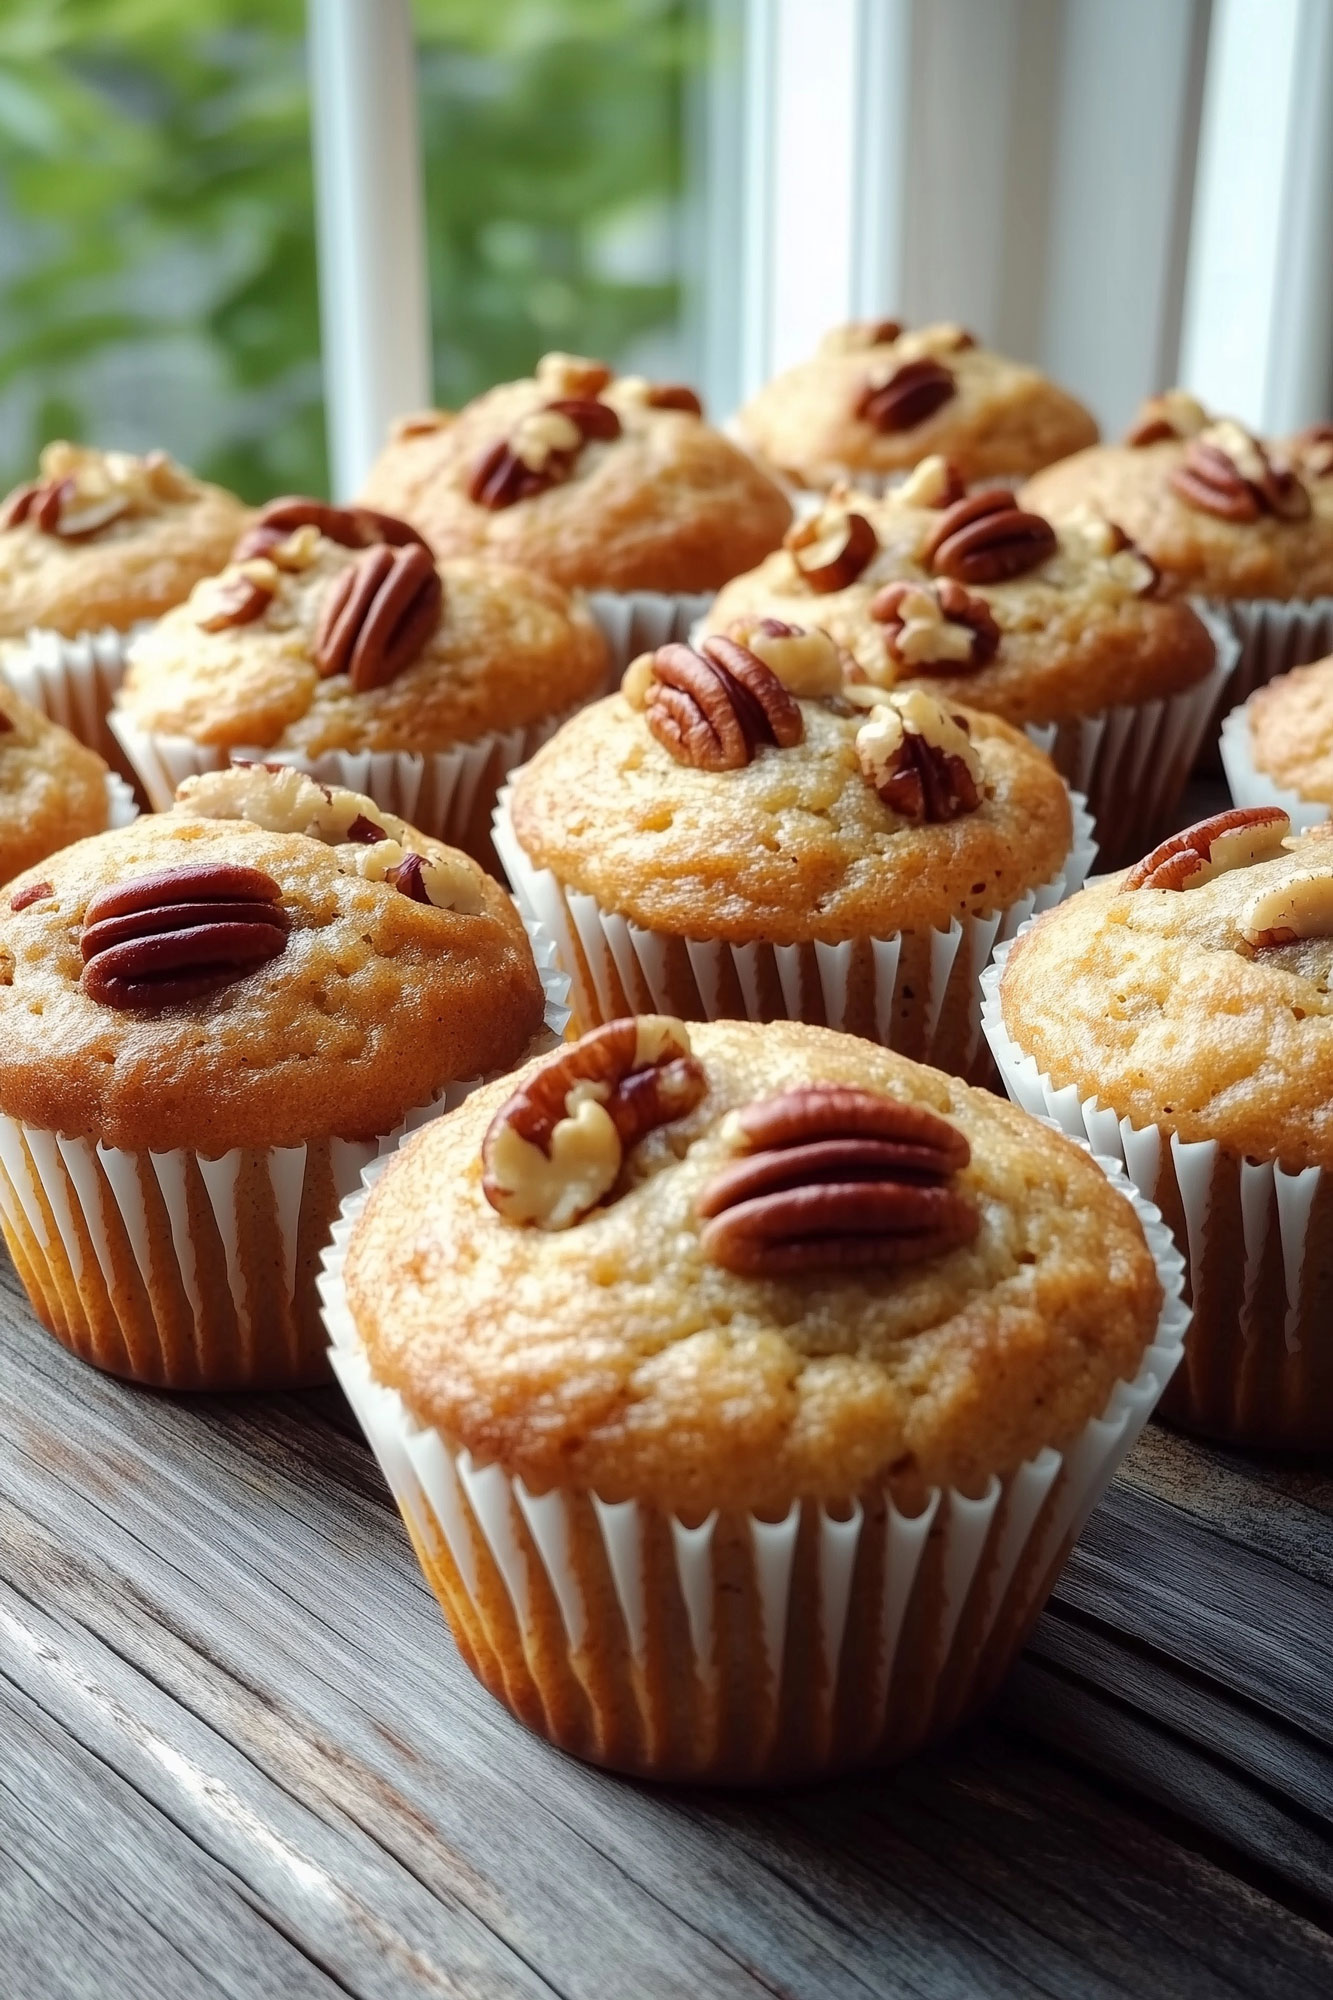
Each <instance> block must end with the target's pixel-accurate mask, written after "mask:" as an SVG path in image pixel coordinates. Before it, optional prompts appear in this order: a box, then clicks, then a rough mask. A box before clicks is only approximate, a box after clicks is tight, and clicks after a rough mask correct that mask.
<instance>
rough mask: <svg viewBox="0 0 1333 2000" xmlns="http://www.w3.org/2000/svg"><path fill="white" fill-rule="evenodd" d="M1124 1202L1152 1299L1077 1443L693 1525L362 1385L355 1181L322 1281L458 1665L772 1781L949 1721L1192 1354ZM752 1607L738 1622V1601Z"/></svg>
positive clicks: (634, 1759) (524, 1708) (877, 1757)
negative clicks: (947, 1476)
mask: <svg viewBox="0 0 1333 2000" xmlns="http://www.w3.org/2000/svg"><path fill="white" fill-rule="evenodd" d="M1098 1164H1099V1166H1101V1167H1102V1168H1103V1170H1104V1171H1105V1173H1106V1174H1107V1177H1108V1179H1110V1181H1111V1182H1112V1184H1113V1185H1114V1186H1116V1187H1118V1188H1119V1189H1120V1191H1121V1192H1122V1193H1123V1194H1124V1195H1125V1197H1126V1199H1127V1200H1129V1201H1131V1202H1132V1203H1133V1205H1134V1208H1135V1211H1136V1213H1137V1214H1138V1216H1139V1219H1140V1221H1141V1222H1142V1224H1143V1229H1144V1234H1145V1235H1146V1237H1147V1239H1148V1244H1149V1247H1150V1249H1151V1251H1152V1254H1153V1257H1154V1259H1155V1260H1156V1263H1157V1268H1158V1271H1159V1273H1160V1275H1161V1280H1162V1287H1163V1294H1164V1297H1163V1304H1162V1309H1161V1314H1160V1317H1159V1320H1158V1325H1157V1329H1156V1333H1155V1335H1154V1337H1153V1340H1152V1343H1151V1345H1150V1346H1149V1347H1148V1348H1147V1350H1146V1351H1145V1353H1144V1356H1143V1360H1142V1363H1141V1365H1140V1367H1139V1370H1138V1372H1137V1374H1136V1375H1135V1377H1134V1379H1133V1380H1132V1381H1122V1382H1118V1383H1117V1384H1116V1386H1115V1388H1114V1389H1113V1390H1112V1392H1111V1395H1110V1397H1109V1399H1108V1401H1107V1404H1106V1407H1105V1409H1104V1410H1103V1411H1102V1413H1101V1415H1100V1416H1099V1417H1096V1418H1094V1419H1093V1420H1092V1421H1091V1422H1090V1423H1088V1424H1087V1425H1085V1427H1084V1429H1083V1430H1082V1431H1081V1432H1080V1434H1079V1436H1078V1438H1077V1439H1076V1440H1075V1441H1074V1443H1073V1444H1072V1445H1070V1446H1069V1447H1068V1448H1067V1449H1066V1450H1065V1451H1063V1452H1060V1451H1057V1450H1055V1449H1053V1448H1050V1447H1047V1448H1046V1449H1044V1450H1042V1451H1040V1452H1039V1453H1038V1454H1037V1455H1036V1457H1035V1458H1032V1459H1030V1460H1028V1461H1027V1462H1026V1463H1025V1464H1023V1465H1022V1466H1020V1467H1019V1469H1018V1470H1017V1471H1016V1472H1015V1473H1013V1474H1011V1475H1009V1476H1007V1477H1003V1478H1001V1477H992V1479H991V1480H990V1482H989V1484H988V1486H987V1488H986V1490H985V1492H984V1493H982V1494H981V1495H980V1496H978V1497H969V1496H968V1495H966V1494H963V1493H961V1492H957V1491H953V1490H941V1489H936V1490H935V1491H933V1492H932V1493H931V1495H930V1497H929V1501H928V1503H927V1505H926V1507H925V1508H924V1510H923V1511H922V1512H921V1513H920V1514H918V1515H915V1516H909V1515H905V1514H902V1513H900V1512H899V1511H898V1509H897V1507H896V1506H895V1505H894V1503H893V1501H892V1499H891V1498H890V1497H889V1496H888V1495H887V1494H880V1495H878V1496H875V1495H865V1494H863V1495H861V1496H859V1497H857V1498H854V1499H852V1500H851V1501H850V1502H849V1503H848V1505H847V1506H845V1507H843V1508H840V1509H836V1510H830V1509H829V1508H828V1507H827V1506H825V1505H824V1504H822V1503H819V1502H812V1501H809V1500H800V1499H794V1500H793V1501H792V1504H791V1506H790V1507H789V1508H788V1510H787V1512H786V1514H785V1515H784V1516H783V1517H782V1518H781V1519H780V1520H777V1521H767V1520H762V1519H760V1518H759V1517H758V1516H757V1515H754V1514H751V1513H747V1512H735V1511H733V1512H731V1513H729V1514H722V1513H719V1512H718V1511H714V1512H713V1513H711V1514H709V1515H708V1516H707V1518H706V1519H704V1520H702V1521H699V1522H686V1521H683V1520H681V1519H679V1518H678V1517H677V1516H676V1515H674V1514H672V1513H670V1512H669V1511H667V1510H664V1509H662V1508H659V1507H656V1506H653V1505H650V1504H648V1503H644V1502H639V1501H636V1500H632V1499H631V1500H626V1501H621V1502H618V1503H615V1504H610V1503H607V1502H605V1501H603V1500H602V1499H600V1498H599V1497H598V1496H597V1495H596V1494H585V1493H570V1492H561V1491H559V1490H557V1491H553V1492H550V1493H547V1494H541V1495H538V1494H534V1493H531V1492H529V1490H528V1489H527V1487H526V1486H525V1485H524V1483H523V1481H522V1480H521V1479H519V1478H510V1477H509V1476H508V1475H507V1474H506V1473H505V1472H504V1471H503V1470H502V1469H501V1468H500V1467H499V1466H496V1465H482V1464H479V1463H478V1462H477V1461H475V1460H474V1459H473V1458H472V1457H471V1455H470V1454H469V1453H468V1452H466V1451H459V1450H455V1449H454V1448H453V1447H452V1446H451V1445H450V1444H449V1442H448V1440H447V1439H446V1438H445V1437H444V1436H443V1435H442V1434H441V1433H440V1432H438V1431H436V1430H433V1429H430V1428H427V1427H424V1426H422V1425H420V1424H418V1423H417V1422H416V1420H415V1419H414V1418H413V1417H412V1415H411V1414H410V1412H409V1411H408V1409H407V1407H406V1405H405V1404H404V1402H403V1400H402V1398H401V1397H400V1396H399V1395H398V1393H397V1392H396V1391H395V1390H393V1389H390V1388H387V1387H385V1386H384V1385H383V1384H382V1383H380V1382H378V1381H376V1379H375V1378H374V1376H373V1375H372V1373H371V1370H370V1365H369V1362H368V1358H367V1355H366V1351H365V1348H364V1346H363V1344H362V1342H361V1339H360V1336H359V1334H358V1332H357V1329H356V1326H355V1323H354V1321H353V1319H352V1315H351V1312H350V1310H349V1308H348V1304H347V1297H346V1291H345V1288H344V1284H343V1272H344V1266H345V1262H346V1256H347V1246H348V1242H349V1239H350V1236H351V1233H352V1230H353V1228H354V1226H355V1224H356V1222H357V1219H358V1217H359V1216H360V1214H361V1211H362V1209H363V1207H364V1205H365V1202H366V1199H367V1196H368V1193H369V1190H370V1188H371V1187H372V1186H373V1184H374V1182H375V1180H376V1179H377V1178H378V1176H379V1174H380V1173H382V1172H383V1171H384V1169H385V1168H386V1167H387V1166H388V1165H389V1160H388V1158H385V1159H382V1160H380V1161H379V1162H378V1163H377V1164H376V1165H375V1166H372V1167H371V1168H370V1169H369V1170H368V1171H367V1173H366V1175H365V1182H366V1186H365V1187H364V1188H363V1189H362V1190H360V1191H359V1192H358V1193H356V1194H354V1195H352V1196H351V1197H349V1199H348V1200H347V1201H346V1202H345V1203H344V1205H343V1212H342V1215H341V1216H340V1218H339V1220H338V1222H337V1223H336V1225H335V1227H334V1230H333V1235H332V1241H331V1243H330V1245H329V1247H328V1249H327V1250H326V1252H325V1255H324V1268H323V1272H322V1275H321V1277H320V1280H319V1289H320V1294H321V1297H322V1299H323V1304H324V1317H325V1322H326V1325H327V1327H328V1331H329V1336H330V1339H331V1341H332V1343H333V1352H332V1361H333V1366H334V1369H335V1371H336V1373H337V1376H338V1379H339V1381H340V1382H341V1383H342V1386H343V1389H344V1390H345V1392H346V1394H347V1398H348V1401H349V1402H350V1403H351V1405H352V1408H353V1410H354V1411H355V1413H356V1416H357V1418H358V1420H359V1421H360V1423H361V1426H362V1428H363V1430H364V1431H365V1434H366V1437H367V1439H368V1440H369V1443H370V1445H371V1448H372V1450H373V1451H374V1453H375V1456H376V1458H377V1459H378V1461H379V1464H380V1466H381V1468H382V1470H383V1472H384V1476H385V1478H386V1480H387V1482H388V1484H389V1486H390V1488H391V1490H392V1492H393V1495H394V1498H395V1500H396V1501H397V1503H398V1506H399V1509H400V1511H401V1513H402V1515H403V1519H404V1521H405V1523H406V1525H407V1527H408V1530H409V1533H410V1534H411V1537H412V1540H413V1543H414V1545H415V1547H416V1549H417V1553H418V1555H419V1556H420V1557H421V1559H422V1562H423V1566H424V1568H425V1570H426V1574H427V1577H428V1579H429V1580H430V1582H431V1583H432V1586H433V1587H434V1588H435V1589H436V1593H437V1595H438V1596H439V1597H440V1600H441V1604H442V1608H443V1609H444V1612H445V1615H446V1618H447V1619H448V1622H449V1624H450V1626H451V1628H452V1630H453V1633H454V1636H455V1639H456V1640H457V1641H458V1644H459V1648H460V1651H461V1652H462V1654H463V1657H464V1659H465V1660H466V1661H467V1663H468V1665H469V1666H470V1667H471V1668H472V1670H473V1671H474V1672H475V1673H476V1674H477V1675H478V1677H479V1678H480V1679H481V1680H482V1681H483V1683H484V1684H485V1685H486V1686H488V1687H489V1688H490V1689H491V1691H492V1693H494V1694H496V1695H497V1696H498V1697H499V1698H500V1699H501V1700H504V1701H506V1702H507V1704H508V1705H509V1707H510V1708H511V1709H512V1710H513V1711H514V1713H515V1714H517V1715H518V1716H519V1717H520V1719H521V1720H523V1721H525V1722H527V1723H528V1724H529V1725H530V1726H531V1727H533V1728H535V1729H537V1730H538V1731H539V1732H540V1733H542V1734H544V1735H546V1736H548V1737H549V1738H550V1739H551V1740H552V1741H553V1742H555V1743H557V1744H559V1745H560V1746H561V1747H562V1748H564V1749H567V1750H570V1751H573V1752H574V1753H575V1754H578V1755H581V1756H585V1757H588V1758H591V1759H592V1760H594V1761H596V1762H599V1763H603V1764H607V1765H610V1766H612V1767H615V1768H619V1769H623V1770H630V1771H635V1772H637V1773H639V1774H641V1775H647V1776H657V1777H668V1776H669V1777H676V1778H705V1779H726V1780H728V1781H734V1780H741V1781H749V1782H771V1781H774V1780H777V1779H785V1778H790V1777H793V1776H796V1777H812V1776H816V1775H820V1774H822V1773H824V1772H827V1771H832V1770H835V1769H839V1768H843V1767H846V1766H848V1765H851V1764H856V1763H863V1762H889V1761H893V1760H895V1759H897V1758H899V1757H901V1756H904V1755H906V1754H907V1752H908V1751H910V1750H912V1749H915V1748H916V1747H917V1746H918V1745H919V1744H921V1743H923V1742H924V1741H926V1740H927V1739H929V1738H933V1737H936V1736H938V1735H940V1734H941V1733H942V1732H943V1731H944V1730H946V1729H947V1728H949V1727H950V1726H951V1724H952V1723H954V1722H955V1721H957V1720H958V1719H959V1718H960V1717H961V1716H963V1715H964V1714H966V1713H967V1712H969V1711H970V1710H971V1709H973V1708H975V1707H976V1706H977V1705H978V1704H979V1703H980V1702H981V1701H983V1700H984V1699H985V1698H986V1696H987V1695H988V1694H989V1693H990V1692H991V1691H992V1689H993V1688H994V1687H995V1685H996V1684H997V1682H998V1681H999V1680H1000V1678H1001V1677H1002V1676H1003V1674H1004V1672H1005V1671H1006V1669H1007V1668H1008V1666H1009V1664H1010V1662H1011V1660H1012V1659H1013V1657H1014V1655H1015V1653H1016V1652H1017V1650H1018V1648H1019V1646H1020V1645H1021V1644H1022V1642H1023V1639H1024V1638H1025V1636H1026V1634H1027V1632H1028V1630H1029V1629H1030V1627H1031V1625H1032V1623H1033V1621H1034V1620H1035V1618H1036V1617H1037V1614H1038V1613H1039V1611H1040V1610H1041V1608H1042V1605H1043V1604H1044V1602H1045V1600H1046V1598H1047V1596H1048V1595H1049V1592H1050V1589H1051V1587H1052V1585H1053V1583H1054V1581H1055V1577H1056V1575H1057V1574H1058V1571H1059V1569H1060V1567H1061V1566H1062V1564H1063V1562H1064V1560H1065V1557H1066V1556H1067V1554H1068V1551H1069V1549H1070V1547H1071V1546H1072V1544H1073V1542H1074V1541H1075V1539H1076V1538H1077V1536H1078V1534H1079V1533H1080V1531H1081V1529H1082V1527H1083V1524H1084V1522H1085V1521H1086V1519H1087V1517H1088V1515H1089V1513H1090V1512H1091V1511H1092V1509H1093V1507H1094V1506H1095V1505H1096V1503H1097V1501H1098V1500H1099V1499H1100V1497H1101V1495H1102V1493H1103V1492H1104V1491H1105V1489H1106V1487H1107V1486H1108V1484H1109V1483H1110V1481H1111V1479H1112V1477H1113V1476H1114V1474H1115V1472H1116V1469H1117V1467H1118V1466H1119V1464H1120V1462H1121V1460H1122V1458H1123V1457H1124V1455H1125V1453H1126V1452H1127V1451H1128V1450H1129V1448H1130V1446H1131V1445H1132V1444H1133V1442H1134V1440H1135V1439H1136V1437H1137V1436H1138V1434H1139V1432H1140V1430H1141V1429H1142V1427H1143V1425H1144V1423H1145V1422H1146V1420H1147V1418H1148V1415H1149V1412H1150V1411H1151V1410H1152V1408H1153V1405H1154V1404H1155V1403H1156V1402H1157V1400H1158V1397H1159V1396H1160V1395H1161V1393H1162V1390H1163V1388H1164V1387H1165V1385H1166V1383H1167V1382H1168V1381H1169V1379H1170V1377H1171V1374H1172V1371H1173V1370H1174V1369H1175V1367H1176V1365H1177V1362H1178V1361H1179V1359H1180V1354H1181V1347H1182V1343H1183V1340H1184V1336H1185V1329H1186V1326H1187V1325H1188V1322H1189V1313H1188V1309H1187V1308H1186V1307H1185V1305H1184V1303H1183V1301H1182V1297H1181V1286H1182V1277H1183V1271H1182V1264H1181V1259H1180V1256H1179V1253H1178V1252H1177V1251H1176V1249H1175V1247H1174V1245H1173V1244H1172V1241H1171V1237H1170V1232H1169V1231H1168V1230H1167V1229H1166V1227H1165V1225H1164V1224H1163V1223H1162V1221H1161V1218H1160V1217H1159V1216H1158V1214H1157V1212H1156V1210H1155V1209H1154V1208H1153V1206H1152V1204H1151V1203H1150V1202H1148V1201H1147V1200H1146V1199H1145V1198H1144V1197H1143V1196H1142V1195H1140V1194H1139V1193H1138V1192H1137V1191H1136V1190H1135V1189H1134V1188H1132V1187H1131V1185H1130V1183H1129V1181H1128V1179H1127V1178H1126V1176H1125V1174H1124V1170H1123V1168H1122V1167H1121V1166H1120V1165H1119V1163H1118V1162H1116V1161H1112V1160H1099V1161H1098ZM738 1605H739V1606H740V1607H741V1610H742V1614H743V1615H737V1607H738Z"/></svg>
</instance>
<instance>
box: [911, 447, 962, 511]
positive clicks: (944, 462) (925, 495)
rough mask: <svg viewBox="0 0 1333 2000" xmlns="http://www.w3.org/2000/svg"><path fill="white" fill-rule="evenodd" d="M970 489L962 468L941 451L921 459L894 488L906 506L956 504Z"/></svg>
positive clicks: (950, 505)
mask: <svg viewBox="0 0 1333 2000" xmlns="http://www.w3.org/2000/svg"><path fill="white" fill-rule="evenodd" d="M966 492H967V486H966V483H965V481H964V479H963V475H962V473H961V472H960V471H959V470H958V467H957V466H956V465H954V464H952V463H951V461H950V460H949V459H947V458H944V457H942V456H941V454H940V453H939V452H937V451H932V452H930V453H929V454H928V455H927V456H926V457H925V458H923V459H920V460H919V461H918V462H917V464H916V465H914V466H913V467H912V470H911V471H910V472H909V473H908V475H907V477H906V479H904V480H903V482H902V484H901V486H896V487H895V488H894V491H893V497H894V499H895V500H900V501H901V502H902V504H903V505H904V506H905V507H952V506H953V504H954V502H955V501H957V500H961V499H962V498H963V495H964V494H965V493H966Z"/></svg>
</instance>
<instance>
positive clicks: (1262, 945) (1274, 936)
mask: <svg viewBox="0 0 1333 2000" xmlns="http://www.w3.org/2000/svg"><path fill="white" fill-rule="evenodd" d="M1240 933H1241V936H1242V937H1243V938H1244V939H1245V941H1246V943H1247V944H1251V945H1253V946H1254V949H1255V950H1256V951H1271V950H1273V949H1274V948H1275V947H1276V946H1278V945H1283V944H1300V943H1301V942H1302V941H1303V940H1304V939H1306V938H1326V937H1333V872H1329V871H1327V870H1325V871H1323V872H1317V871H1315V870H1306V871H1305V872H1303V873H1302V874H1299V875H1292V876H1290V877H1289V878H1288V879H1287V881H1285V882H1279V883H1278V884H1277V885H1276V887H1274V888H1272V889H1261V890H1260V891H1259V894H1258V895H1257V896H1251V898H1250V900H1249V902H1248V903H1247V904H1246V905H1245V908H1244V909H1243V910H1242V911H1241V915H1240Z"/></svg>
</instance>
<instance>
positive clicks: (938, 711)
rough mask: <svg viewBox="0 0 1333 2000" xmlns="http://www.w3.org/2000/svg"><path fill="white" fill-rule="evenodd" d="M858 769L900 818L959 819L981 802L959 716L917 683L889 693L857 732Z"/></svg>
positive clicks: (974, 760) (977, 768) (974, 758)
mask: <svg viewBox="0 0 1333 2000" xmlns="http://www.w3.org/2000/svg"><path fill="white" fill-rule="evenodd" d="M856 755H857V760H858V762H859V763H860V766H861V771H862V775H863V776H864V778H865V779H866V782H867V783H868V784H870V785H873V786H874V788H875V790H876V791H877V792H878V793H879V795H880V797H881V798H882V799H883V801H884V803H885V805H886V806H889V807H890V808H891V809H892V810H893V811H894V812H896V813H901V814H902V816H903V818H904V819H912V820H931V821H935V822H937V823H938V822H941V821H944V820H950V819H960V818H961V817H962V815H963V814H964V813H970V812H975V811H976V809H977V807H978V806H979V805H980V804H981V785H982V775H983V774H982V766H981V759H980V758H979V757H978V755H977V753H976V751H975V749H974V748H973V746H972V744H971V742H970V740H969V738H968V733H967V724H966V722H964V721H963V719H962V717H961V716H955V715H950V714H949V712H948V710H947V709H944V708H941V706H940V704H939V703H938V702H937V701H935V700H933V699H932V698H931V696H930V695H928V694H926V693H925V692H924V690H923V689H921V688H906V689H904V690H903V691H902V692H901V693H895V694H890V695H888V696H886V697H885V699H884V701H883V702H882V703H877V704H876V706H875V707H874V708H872V709H871V711H870V715H869V718H868V720H867V721H865V722H863V723H862V725H861V727H860V729H858V730H857V732H856Z"/></svg>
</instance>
